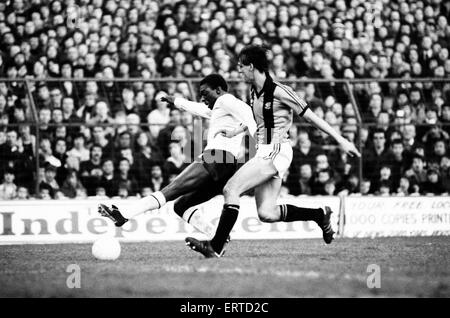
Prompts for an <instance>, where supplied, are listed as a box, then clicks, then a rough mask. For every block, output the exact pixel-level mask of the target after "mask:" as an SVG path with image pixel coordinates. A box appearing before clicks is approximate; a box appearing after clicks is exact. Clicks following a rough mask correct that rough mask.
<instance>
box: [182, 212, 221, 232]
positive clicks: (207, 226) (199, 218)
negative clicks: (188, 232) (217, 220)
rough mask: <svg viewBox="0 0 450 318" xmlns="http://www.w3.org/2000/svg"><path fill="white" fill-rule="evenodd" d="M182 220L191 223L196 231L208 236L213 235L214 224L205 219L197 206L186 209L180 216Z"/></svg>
mask: <svg viewBox="0 0 450 318" xmlns="http://www.w3.org/2000/svg"><path fill="white" fill-rule="evenodd" d="M181 217H182V218H183V220H185V221H186V222H187V223H189V224H190V225H192V226H193V227H194V228H195V229H197V230H198V231H200V232H202V233H204V234H206V235H207V236H208V238H211V237H213V236H214V229H215V228H214V226H213V224H211V223H210V222H208V221H207V219H206V218H205V216H204V215H203V213H202V211H201V210H199V209H198V208H197V207H192V208H189V209H187V210H186V211H185V212H184V213H183V215H182V216H181Z"/></svg>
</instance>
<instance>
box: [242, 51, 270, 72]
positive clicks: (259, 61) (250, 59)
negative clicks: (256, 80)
mask: <svg viewBox="0 0 450 318" xmlns="http://www.w3.org/2000/svg"><path fill="white" fill-rule="evenodd" d="M239 60H240V61H241V63H242V64H244V65H250V64H253V66H254V67H255V68H256V69H257V70H258V71H260V72H266V71H268V69H269V59H268V58H267V50H266V49H265V48H263V47H262V46H259V45H249V46H246V47H244V48H243V49H242V51H241V53H239Z"/></svg>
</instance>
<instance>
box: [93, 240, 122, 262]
mask: <svg viewBox="0 0 450 318" xmlns="http://www.w3.org/2000/svg"><path fill="white" fill-rule="evenodd" d="M92 255H94V257H95V258H96V259H99V260H102V261H114V260H116V259H118V258H119V256H120V243H119V241H118V240H117V239H115V238H114V237H102V238H100V239H98V240H97V241H95V242H94V244H93V245H92Z"/></svg>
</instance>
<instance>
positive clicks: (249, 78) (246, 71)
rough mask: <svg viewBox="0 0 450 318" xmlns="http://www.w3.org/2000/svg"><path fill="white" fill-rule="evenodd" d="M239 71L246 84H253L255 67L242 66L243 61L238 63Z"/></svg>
mask: <svg viewBox="0 0 450 318" xmlns="http://www.w3.org/2000/svg"><path fill="white" fill-rule="evenodd" d="M238 71H239V74H241V76H242V78H243V79H244V81H245V82H246V83H252V82H253V67H251V64H250V65H244V64H242V61H239V63H238Z"/></svg>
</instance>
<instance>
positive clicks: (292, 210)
mask: <svg viewBox="0 0 450 318" xmlns="http://www.w3.org/2000/svg"><path fill="white" fill-rule="evenodd" d="M279 207H280V220H281V221H283V222H293V221H316V222H317V223H321V222H322V220H323V210H322V209H309V208H300V207H298V206H295V205H290V204H282V205H279Z"/></svg>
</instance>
